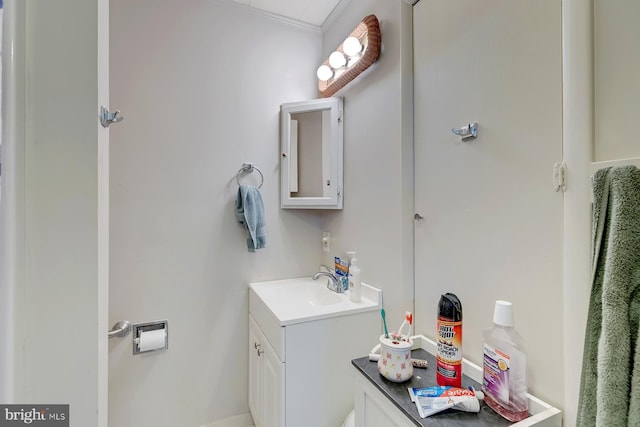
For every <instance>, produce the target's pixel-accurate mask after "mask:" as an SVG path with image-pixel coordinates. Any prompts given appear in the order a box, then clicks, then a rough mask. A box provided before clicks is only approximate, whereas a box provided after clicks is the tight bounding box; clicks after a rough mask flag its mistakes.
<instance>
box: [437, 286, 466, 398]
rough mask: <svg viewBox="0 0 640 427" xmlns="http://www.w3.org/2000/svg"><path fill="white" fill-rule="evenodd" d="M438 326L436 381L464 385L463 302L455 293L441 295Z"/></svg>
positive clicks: (454, 385)
mask: <svg viewBox="0 0 640 427" xmlns="http://www.w3.org/2000/svg"><path fill="white" fill-rule="evenodd" d="M437 328H438V330H437V338H438V349H437V352H436V381H437V383H438V385H448V386H452V387H462V304H461V303H460V300H459V299H458V297H457V296H456V295H455V294H452V293H446V294H444V295H442V296H441V297H440V302H439V303H438V323H437Z"/></svg>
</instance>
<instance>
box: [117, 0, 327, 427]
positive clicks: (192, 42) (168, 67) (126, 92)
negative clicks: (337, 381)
mask: <svg viewBox="0 0 640 427" xmlns="http://www.w3.org/2000/svg"><path fill="white" fill-rule="evenodd" d="M110 19H111V26H110V28H111V46H110V52H111V106H112V108H117V109H120V110H121V111H122V113H123V115H124V116H125V120H124V121H123V122H122V123H120V124H118V125H114V126H111V235H110V238H111V240H110V257H111V259H110V261H111V269H110V275H111V283H110V319H109V320H110V324H112V323H114V322H116V321H117V320H120V319H128V320H130V321H131V322H133V323H137V322H145V321H152V320H156V319H168V320H169V331H170V332H169V350H168V351H166V352H162V353H156V354H151V355H141V356H132V355H131V343H130V341H129V340H127V339H122V340H111V341H112V342H111V343H110V352H109V382H110V393H109V404H110V412H109V418H110V420H109V421H110V422H109V425H110V426H111V427H125V426H132V425H135V426H139V427H145V426H200V425H206V424H209V423H211V422H214V421H217V420H222V419H225V418H227V417H231V416H234V415H238V414H245V413H248V408H247V382H248V379H247V364H248V361H247V340H248V338H247V334H248V319H247V312H248V302H247V301H248V291H247V284H248V283H249V282H251V281H260V280H268V279H276V278H284V277H296V276H304V275H307V276H308V275H310V274H311V273H312V272H314V271H316V270H317V269H318V266H319V264H320V262H321V252H320V249H321V246H320V239H321V231H322V221H323V218H322V215H321V214H319V213H318V212H317V211H304V210H281V209H280V201H279V182H280V179H279V161H280V157H279V108H280V104H282V103H284V102H293V101H300V100H303V99H310V98H314V97H316V80H315V69H316V67H317V64H318V63H319V60H320V57H321V54H320V49H321V44H322V39H321V33H320V31H319V30H317V29H315V30H314V29H311V28H309V27H303V26H298V25H294V24H291V23H287V22H283V21H278V20H275V19H273V18H272V17H268V16H265V15H263V14H259V13H257V12H252V11H251V10H250V9H248V8H246V7H244V6H241V5H237V4H235V3H232V2H225V1H209V0H192V1H189V2H183V1H180V0H137V1H135V2H130V1H127V0H111V17H110ZM242 162H254V163H255V165H256V166H257V167H259V168H260V169H261V171H262V173H263V174H264V185H263V186H262V189H261V193H262V196H263V199H264V204H265V210H266V221H267V223H266V224H267V226H266V228H267V247H266V248H265V249H260V250H258V251H257V252H255V253H249V252H248V251H247V247H246V234H245V231H244V230H243V229H242V228H241V227H240V226H239V225H238V224H237V223H236V220H235V216H234V203H235V197H236V193H237V189H238V184H237V182H236V173H237V172H238V169H239V168H240V166H241V164H242ZM257 178H259V177H258V175H257V174H253V175H251V176H247V177H245V178H243V179H241V182H243V183H257V182H258V181H257V180H256V179H257Z"/></svg>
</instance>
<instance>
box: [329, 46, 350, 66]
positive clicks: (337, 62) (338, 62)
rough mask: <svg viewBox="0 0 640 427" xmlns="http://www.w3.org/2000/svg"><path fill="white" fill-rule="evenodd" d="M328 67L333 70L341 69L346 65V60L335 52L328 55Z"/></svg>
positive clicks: (342, 55)
mask: <svg viewBox="0 0 640 427" xmlns="http://www.w3.org/2000/svg"><path fill="white" fill-rule="evenodd" d="M329 65H331V68H333V69H334V70H337V69H338V68H342V67H344V66H345V65H347V58H345V56H344V53H342V52H338V51H337V50H336V51H335V52H333V53H332V54H331V55H329Z"/></svg>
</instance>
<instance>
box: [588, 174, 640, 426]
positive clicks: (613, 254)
mask: <svg viewBox="0 0 640 427" xmlns="http://www.w3.org/2000/svg"><path fill="white" fill-rule="evenodd" d="M593 194H594V203H593V227H592V231H593V232H592V238H593V253H592V284H591V286H592V288H591V297H590V301H589V314H588V318H587V328H586V334H585V341H584V356H583V362H582V376H581V384H580V396H579V401H578V417H577V425H578V426H580V427H588V426H600V427H616V426H638V425H640V348H639V347H638V344H639V340H638V323H639V320H640V170H638V168H636V167H635V166H622V167H615V168H605V169H601V170H599V171H597V172H596V174H595V176H594V178H593Z"/></svg>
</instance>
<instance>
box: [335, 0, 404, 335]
mask: <svg viewBox="0 0 640 427" xmlns="http://www.w3.org/2000/svg"><path fill="white" fill-rule="evenodd" d="M370 14H374V15H376V16H377V18H378V20H379V21H380V31H381V33H382V52H381V54H380V58H379V59H378V61H377V62H375V63H374V64H373V65H372V66H371V68H369V69H368V70H366V71H365V72H364V73H362V74H361V75H360V76H359V77H357V78H356V79H355V80H353V81H352V82H351V83H349V84H348V85H347V86H345V87H344V88H343V89H341V90H340V91H338V92H337V93H336V96H343V97H344V116H345V121H344V165H345V167H344V209H343V210H342V211H340V212H331V213H328V214H326V215H325V216H324V220H325V223H324V227H325V229H326V230H327V231H330V232H331V236H332V242H331V252H330V253H329V254H325V255H326V256H325V263H327V264H328V265H331V264H332V263H333V258H332V257H333V256H334V255H340V256H346V254H345V252H346V251H357V253H358V262H359V263H360V266H361V269H362V281H364V282H367V283H371V284H372V285H374V286H378V287H380V288H382V289H383V291H384V293H383V302H384V307H385V310H386V312H387V319H389V322H390V325H389V327H390V328H392V329H397V328H398V327H399V326H400V323H401V322H402V320H403V318H404V317H403V316H404V312H405V311H407V310H409V311H412V310H413V213H414V212H413V188H412V182H413V139H412V134H413V121H412V120H413V111H412V102H413V98H412V96H413V87H412V78H411V73H412V69H411V67H412V63H411V55H412V53H411V49H412V44H411V30H412V23H411V6H409V5H407V4H406V3H404V2H402V1H388V0H366V1H364V0H358V1H351V2H349V3H348V4H347V6H346V7H345V8H344V9H343V11H342V13H341V14H340V16H339V17H338V18H337V19H336V21H335V22H334V23H332V25H331V26H329V27H328V28H326V29H325V32H324V36H323V54H324V55H323V58H326V57H327V56H328V55H329V54H330V53H331V52H332V51H333V50H335V48H336V47H337V46H339V45H340V43H342V41H343V40H344V39H345V38H346V36H347V35H348V34H349V33H350V32H351V31H352V30H353V29H354V28H355V27H356V25H357V24H358V23H359V22H360V21H361V20H362V18H364V17H365V16H367V15H370Z"/></svg>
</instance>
